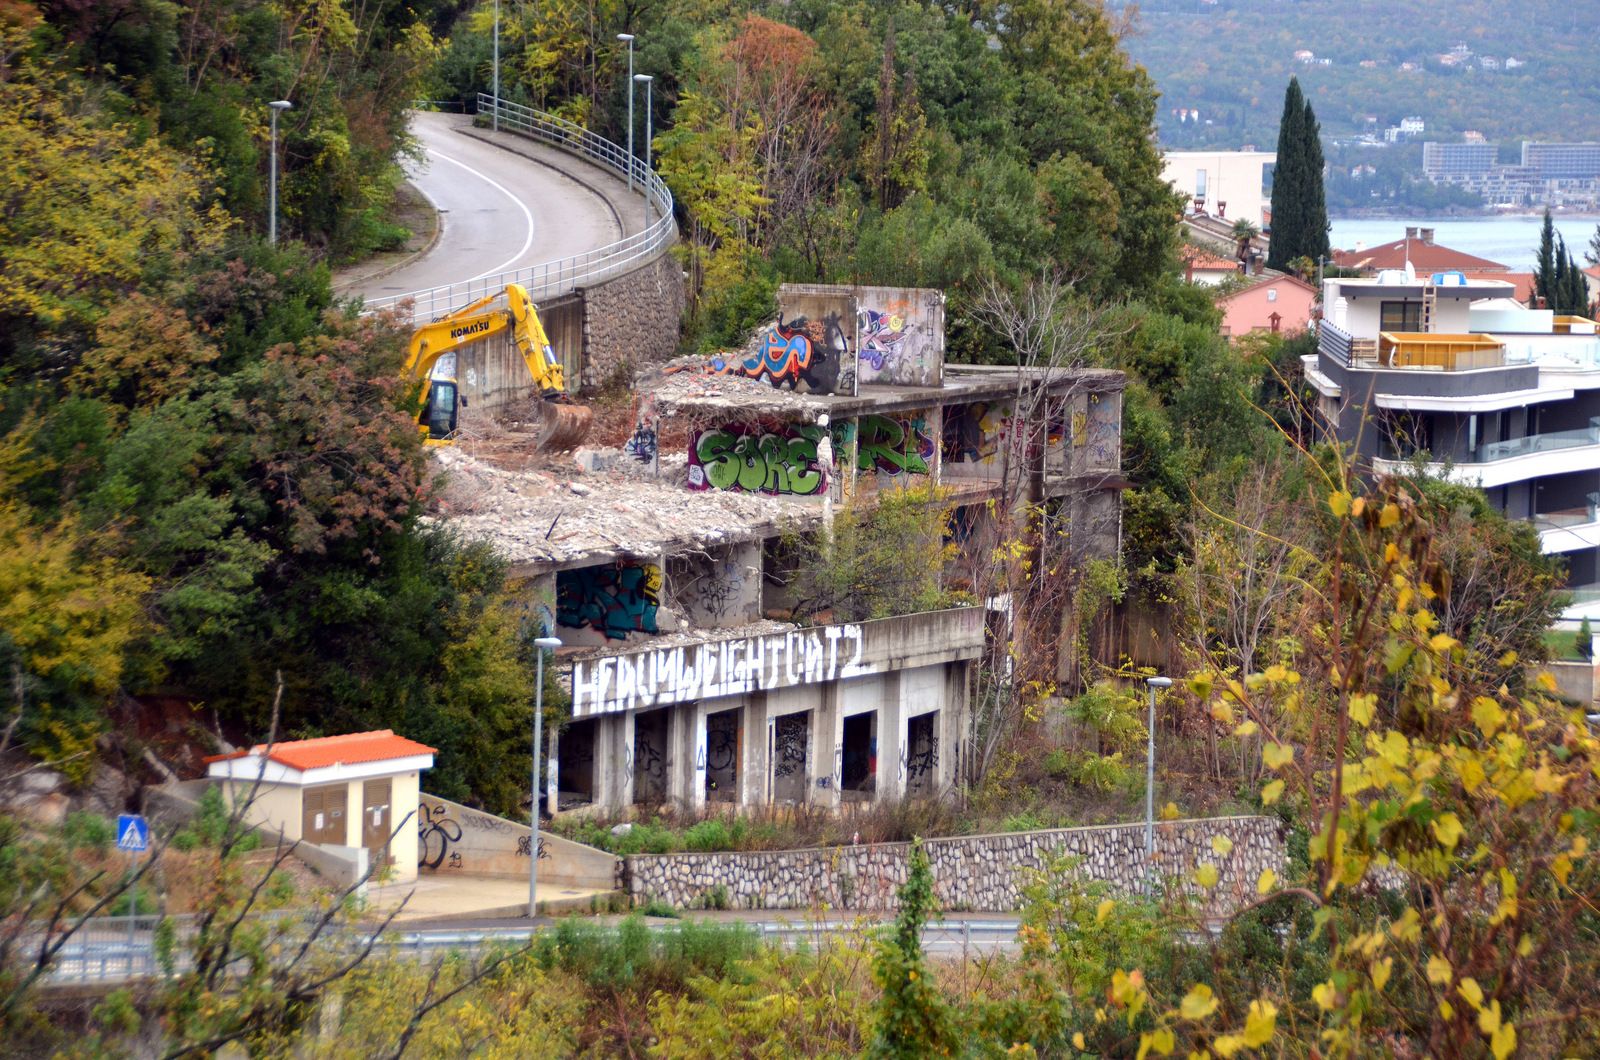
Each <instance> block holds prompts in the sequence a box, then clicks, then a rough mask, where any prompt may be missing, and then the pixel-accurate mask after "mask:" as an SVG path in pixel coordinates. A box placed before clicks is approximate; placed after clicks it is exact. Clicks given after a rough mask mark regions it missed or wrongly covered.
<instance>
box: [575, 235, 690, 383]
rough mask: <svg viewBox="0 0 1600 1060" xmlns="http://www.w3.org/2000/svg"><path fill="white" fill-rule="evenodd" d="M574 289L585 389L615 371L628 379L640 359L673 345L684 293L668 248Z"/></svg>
mask: <svg viewBox="0 0 1600 1060" xmlns="http://www.w3.org/2000/svg"><path fill="white" fill-rule="evenodd" d="M578 293H579V294H581V295H582V296H583V375H582V379H581V382H582V384H583V387H584V389H585V390H595V389H598V388H599V387H602V386H604V385H605V384H606V382H607V380H609V379H611V378H612V377H613V376H614V375H616V374H617V373H618V372H619V371H622V372H624V373H625V374H626V376H627V379H628V382H629V383H632V381H633V371H634V370H635V369H637V368H638V367H639V366H640V365H643V364H649V363H652V362H655V361H664V360H666V359H667V358H669V357H671V356H672V355H673V354H675V353H676V352H677V351H678V328H679V325H680V324H681V323H682V322H683V311H684V308H685V305H686V301H685V298H686V296H685V293H684V289H683V267H682V266H681V265H679V264H678V259H677V258H675V257H673V256H672V255H671V254H662V255H661V256H660V257H658V258H656V259H654V260H653V261H650V262H648V263H647V264H644V265H641V266H640V267H639V268H637V269H634V270H633V271H632V272H625V273H623V274H622V275H621V276H615V277H613V278H611V279H609V280H607V281H605V282H604V283H597V284H594V285H593V286H591V287H583V288H579V291H578ZM576 382H577V380H576V379H575V380H574V381H573V383H571V384H569V385H576Z"/></svg>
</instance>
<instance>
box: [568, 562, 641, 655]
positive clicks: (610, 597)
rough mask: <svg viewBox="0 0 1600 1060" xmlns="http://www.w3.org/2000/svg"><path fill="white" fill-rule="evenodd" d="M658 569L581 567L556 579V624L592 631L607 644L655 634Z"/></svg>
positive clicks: (624, 565)
mask: <svg viewBox="0 0 1600 1060" xmlns="http://www.w3.org/2000/svg"><path fill="white" fill-rule="evenodd" d="M660 606H661V568H660V567H658V566H656V565H655V564H654V563H619V564H616V565H614V566H601V567H582V568H580V569H578V570H571V571H561V572H560V573H558V574H557V575H556V621H557V622H558V623H559V624H560V625H563V626H569V627H572V628H577V629H593V630H598V631H599V632H601V633H604V634H605V635H606V637H607V638H609V639H611V640H622V639H623V638H625V637H626V636H627V635H628V634H629V633H655V632H657V629H656V611H657V609H658V608H660Z"/></svg>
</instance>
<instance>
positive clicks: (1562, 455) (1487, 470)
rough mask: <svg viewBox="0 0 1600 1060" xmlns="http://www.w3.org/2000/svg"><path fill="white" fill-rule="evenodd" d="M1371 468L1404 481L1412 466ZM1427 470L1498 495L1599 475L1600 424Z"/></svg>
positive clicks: (1515, 441)
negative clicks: (1531, 482)
mask: <svg viewBox="0 0 1600 1060" xmlns="http://www.w3.org/2000/svg"><path fill="white" fill-rule="evenodd" d="M1372 467H1373V470H1374V471H1377V472H1378V473H1379V474H1386V475H1399V474H1405V473H1406V472H1407V471H1408V470H1409V469H1410V467H1411V465H1410V462H1409V461H1406V460H1385V459H1377V460H1374V461H1373V462H1372ZM1423 467H1424V470H1425V471H1426V472H1427V473H1428V474H1429V475H1432V476H1434V477H1436V478H1443V479H1448V480H1450V481H1451V482H1459V483H1461V484H1462V485H1466V486H1477V487H1479V488H1480V489H1494V488H1495V487H1497V486H1505V485H1509V484H1510V483H1513V482H1523V481H1526V480H1528V479H1535V478H1544V477H1545V476H1547V475H1565V474H1569V473H1571V472H1575V471H1594V470H1600V419H1594V420H1590V421H1589V426H1587V427H1580V428H1577V429H1575V430H1569V431H1548V432H1546V433H1544V434H1530V435H1528V436H1526V437H1524V438H1512V439H1509V440H1507V441H1504V442H1488V443H1485V444H1483V445H1480V446H1478V447H1477V448H1476V449H1475V450H1473V453H1472V459H1471V460H1470V461H1465V462H1462V463H1458V464H1447V463H1443V462H1434V463H1429V464H1425V465H1423Z"/></svg>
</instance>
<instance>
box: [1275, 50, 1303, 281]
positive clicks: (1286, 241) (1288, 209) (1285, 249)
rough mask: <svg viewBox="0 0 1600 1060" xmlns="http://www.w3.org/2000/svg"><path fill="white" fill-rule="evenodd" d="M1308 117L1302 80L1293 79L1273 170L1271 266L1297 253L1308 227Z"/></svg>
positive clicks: (1284, 262) (1278, 266) (1280, 265)
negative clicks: (1305, 198) (1304, 129)
mask: <svg viewBox="0 0 1600 1060" xmlns="http://www.w3.org/2000/svg"><path fill="white" fill-rule="evenodd" d="M1305 120H1306V103H1305V97H1304V96H1303V95H1302V94H1301V92H1300V79H1299V78H1297V77H1291V78H1289V87H1288V89H1287V90H1286V91H1285V92H1284V94H1283V117H1282V119H1281V120H1280V121H1279V123H1278V161H1277V163H1276V164H1275V165H1274V166H1273V170H1272V239H1271V242H1270V243H1269V244H1268V246H1267V267H1268V268H1272V269H1281V268H1283V267H1284V266H1285V265H1287V264H1288V263H1289V261H1290V260H1291V259H1292V258H1293V257H1294V256H1295V255H1294V254H1293V253H1291V250H1292V248H1294V247H1297V246H1299V245H1300V233H1301V231H1302V230H1303V228H1304V216H1305V207H1304V205H1303V203H1302V200H1301V196H1302V195H1303V194H1304V191H1305V178H1304V173H1305V165H1306V159H1305V157H1304V150H1305V136H1304V135H1303V132H1302V127H1303V126H1304V123H1305Z"/></svg>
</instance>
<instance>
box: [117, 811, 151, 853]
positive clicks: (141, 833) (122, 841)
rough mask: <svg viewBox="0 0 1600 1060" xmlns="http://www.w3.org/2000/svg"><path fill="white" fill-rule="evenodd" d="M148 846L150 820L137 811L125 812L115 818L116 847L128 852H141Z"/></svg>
mask: <svg viewBox="0 0 1600 1060" xmlns="http://www.w3.org/2000/svg"><path fill="white" fill-rule="evenodd" d="M149 846H150V822H149V821H147V820H145V819H144V817H143V816H142V815H140V814H137V813H125V814H122V815H121V816H120V817H118V818H117V849H118V850H126V851H128V852H129V853H130V854H138V853H142V852H143V851H144V850H146V849H147V848H148V847H149Z"/></svg>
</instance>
